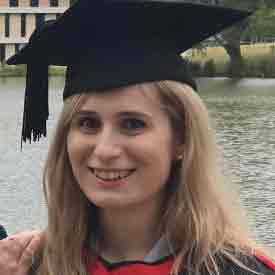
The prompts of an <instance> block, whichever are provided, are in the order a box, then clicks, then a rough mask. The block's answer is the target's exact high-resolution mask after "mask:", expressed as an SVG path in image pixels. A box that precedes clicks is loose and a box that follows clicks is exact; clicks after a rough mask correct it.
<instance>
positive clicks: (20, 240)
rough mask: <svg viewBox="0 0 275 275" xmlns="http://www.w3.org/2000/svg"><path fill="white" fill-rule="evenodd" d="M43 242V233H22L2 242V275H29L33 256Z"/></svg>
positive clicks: (0, 248)
mask: <svg viewBox="0 0 275 275" xmlns="http://www.w3.org/2000/svg"><path fill="white" fill-rule="evenodd" d="M43 242H44V233H43V232H41V231H29V232H22V233H18V234H15V235H11V236H9V237H7V238H5V239H3V240H0V274H1V275H19V274H20V275H28V274H29V270H30V268H31V266H32V260H33V255H34V253H35V252H36V251H38V250H39V249H40V248H41V246H42V245H43Z"/></svg>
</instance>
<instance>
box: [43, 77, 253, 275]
mask: <svg viewBox="0 0 275 275" xmlns="http://www.w3.org/2000/svg"><path fill="white" fill-rule="evenodd" d="M141 86H144V87H146V88H150V87H151V88H153V89H157V91H158V92H159V95H160V99H161V106H160V107H161V108H163V109H164V110H165V111H166V112H167V115H168V116H169V118H170V121H171V125H172V127H173V129H174V130H175V134H176V138H177V144H179V147H180V148H181V154H182V160H180V161H176V162H175V163H173V165H172V169H171V175H170V178H169V182H168V183H167V185H168V186H169V187H168V190H167V192H168V195H167V200H166V203H165V206H164V209H165V211H164V215H163V219H162V221H161V222H162V228H163V230H164V232H165V234H167V236H168V238H169V240H170V241H171V243H172V246H173V248H174V251H175V257H176V259H175V263H174V265H173V269H172V272H173V274H180V273H181V272H182V271H183V270H185V269H186V270H188V272H189V273H188V274H190V275H192V274H198V273H200V272H201V271H202V270H207V271H208V272H209V274H212V273H214V274H218V273H219V272H218V271H219V268H218V260H219V259H218V258H219V257H223V256H224V257H226V258H227V259H230V260H231V261H233V262H235V263H236V264H238V265H240V266H242V263H241V261H240V258H239V256H240V255H241V254H244V255H252V247H253V245H254V244H253V243H252V242H250V240H249V239H248V237H247V235H246V232H244V233H242V232H241V230H240V229H239V228H238V226H237V225H236V224H235V222H234V220H233V219H232V218H231V216H230V211H231V208H230V205H229V204H225V197H228V194H226V195H225V194H224V193H223V191H222V190H221V188H220V186H221V183H222V177H221V176H220V173H219V169H218V165H217V154H216V145H215V141H214V135H213V133H212V129H211V128H210V126H209V119H208V112H207V110H206V108H205V106H204V104H203V102H202V101H201V99H200V98H199V96H198V95H197V93H195V92H194V91H193V89H192V88H191V87H189V86H187V85H184V84H181V83H178V82H175V81H160V82H151V83H146V84H141ZM87 96H88V95H87V94H81V95H80V94H79V95H76V96H72V97H70V98H68V99H67V100H66V101H65V103H64V108H63V111H62V113H61V116H60V119H59V121H58V125H57V128H56V133H55V136H54V139H53V143H52V144H51V147H50V150H49V154H48V159H47V162H46V166H45V170H44V179H43V186H44V193H45V197H46V202H47V207H48V227H47V229H46V230H45V231H46V236H47V237H46V239H47V241H46V244H45V247H44V249H43V253H42V255H41V261H40V264H39V268H38V274H39V275H56V274H62V275H87V270H86V266H87V263H88V257H87V255H88V253H87V250H88V249H89V245H88V243H89V238H90V234H93V233H94V232H95V231H96V226H97V217H96V209H95V207H94V206H93V205H92V204H91V203H90V202H89V201H88V200H87V198H86V197H85V195H84V194H83V193H82V192H81V191H80V189H79V187H78V184H77V183H76V180H75V179H74V176H73V174H72V169H71V167H70V162H69V159H68V154H67V148H66V139H67V134H68V131H69V129H70V123H71V120H72V118H73V116H74V114H75V112H76V111H77V110H79V108H80V107H81V105H82V104H83V103H84V102H85V100H86V98H87ZM94 234H96V233H94ZM89 253H90V251H89ZM91 253H92V252H91ZM89 257H90V255H89Z"/></svg>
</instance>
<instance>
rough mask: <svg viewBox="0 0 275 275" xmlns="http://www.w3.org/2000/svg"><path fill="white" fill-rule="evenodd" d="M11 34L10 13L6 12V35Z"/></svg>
mask: <svg viewBox="0 0 275 275" xmlns="http://www.w3.org/2000/svg"><path fill="white" fill-rule="evenodd" d="M9 36H10V15H9V14H5V37H9Z"/></svg>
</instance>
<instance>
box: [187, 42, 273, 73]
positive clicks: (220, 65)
mask: <svg viewBox="0 0 275 275" xmlns="http://www.w3.org/2000/svg"><path fill="white" fill-rule="evenodd" d="M241 52H242V56H243V58H244V65H245V66H244V71H243V76H244V77H263V78H275V43H266V44H255V45H242V46H241ZM188 59H189V60H190V62H191V64H192V68H193V72H194V73H195V74H196V75H198V76H208V77H211V76H228V67H229V61H230V60H229V56H228V55H227V53H226V52H225V49H224V48H223V47H208V48H204V49H202V50H196V49H193V50H191V51H190V53H189V55H188Z"/></svg>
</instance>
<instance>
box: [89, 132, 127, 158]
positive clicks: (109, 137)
mask: <svg viewBox="0 0 275 275" xmlns="http://www.w3.org/2000/svg"><path fill="white" fill-rule="evenodd" d="M121 152H122V146H121V144H120V142H119V137H118V135H117V134H116V133H114V131H113V130H112V129H102V131H101V133H100V134H98V136H97V138H96V141H95V143H94V148H93V151H92V155H93V158H96V159H97V160H98V161H101V162H104V163H105V162H108V161H112V160H113V159H116V158H118V157H119V156H120V155H121Z"/></svg>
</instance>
